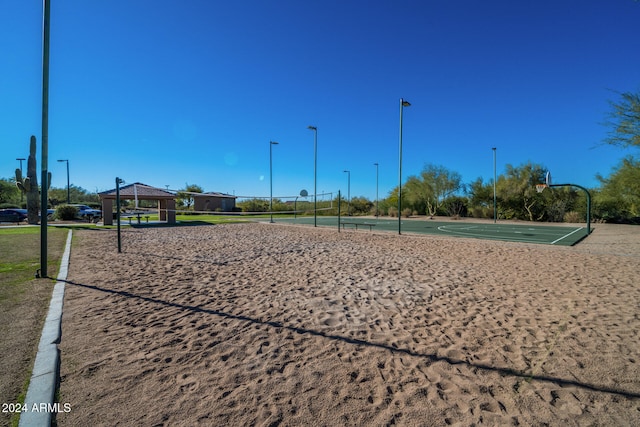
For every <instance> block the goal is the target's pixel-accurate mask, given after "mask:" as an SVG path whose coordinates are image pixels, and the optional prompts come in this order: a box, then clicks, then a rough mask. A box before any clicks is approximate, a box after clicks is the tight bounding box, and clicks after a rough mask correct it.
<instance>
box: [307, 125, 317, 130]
mask: <svg viewBox="0 0 640 427" xmlns="http://www.w3.org/2000/svg"><path fill="white" fill-rule="evenodd" d="M307 129H310V130H318V128H317V127H315V126H311V125H309V126H307Z"/></svg>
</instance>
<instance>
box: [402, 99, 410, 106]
mask: <svg viewBox="0 0 640 427" xmlns="http://www.w3.org/2000/svg"><path fill="white" fill-rule="evenodd" d="M400 102H401V103H402V106H403V107H410V106H411V104H410V103H409V101H405V100H404V99H402V98H400Z"/></svg>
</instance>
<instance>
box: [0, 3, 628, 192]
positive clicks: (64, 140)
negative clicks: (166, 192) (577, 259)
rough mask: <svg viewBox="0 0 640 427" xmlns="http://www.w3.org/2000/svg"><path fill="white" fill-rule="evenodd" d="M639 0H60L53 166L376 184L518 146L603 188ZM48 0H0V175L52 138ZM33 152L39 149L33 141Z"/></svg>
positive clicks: (286, 183) (215, 183)
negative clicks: (45, 110)
mask: <svg viewBox="0 0 640 427" xmlns="http://www.w3.org/2000/svg"><path fill="white" fill-rule="evenodd" d="M638 22H640V2H637V1H633V0H608V1H605V0H602V1H595V0H587V1H585V0H576V1H574V0H567V1H565V0H561V1H558V0H554V1H547V0H542V1H535V2H523V1H513V0H501V1H491V0H485V1H480V0H477V1H472V0H460V1H422V0H416V1H365V0H359V1H356V0H323V1H317V0H309V1H299V0H286V1H285V0H272V1H265V0H238V1H218V0H184V1H180V2H178V1H174V0H126V1H125V0H111V1H107V2H104V1H103V2H96V1H86V0H58V1H54V2H53V4H52V11H51V62H50V100H49V102H50V110H49V168H48V169H49V171H51V172H52V173H53V182H52V185H53V186H54V187H64V186H65V185H66V168H65V164H64V163H58V162H56V160H58V159H69V161H70V170H71V183H72V184H75V185H78V186H81V187H83V188H85V189H87V190H90V191H96V190H98V191H102V190H108V189H111V188H113V187H114V180H115V177H116V176H118V177H122V178H123V179H124V180H125V181H126V182H129V183H131V182H143V183H145V184H149V185H154V186H158V187H164V186H169V188H171V189H179V188H184V187H185V185H186V184H187V183H189V184H198V185H200V186H201V187H203V189H204V190H205V191H220V192H227V193H233V194H236V195H239V196H268V195H269V141H271V140H273V141H278V142H279V145H277V146H274V147H273V193H274V196H289V195H296V194H298V193H299V192H300V190H301V189H306V190H308V191H309V193H311V192H312V191H313V162H314V157H313V155H314V152H313V132H312V131H310V130H308V129H307V126H308V125H314V126H317V128H318V191H319V192H322V191H324V192H334V195H335V192H336V191H337V190H338V189H341V190H342V191H343V192H345V193H346V191H347V174H345V173H344V172H343V171H344V170H350V171H351V196H365V197H369V198H371V199H373V198H374V197H375V191H376V168H375V166H374V165H373V164H374V163H379V165H380V166H379V194H380V197H384V196H386V195H387V194H388V192H389V191H390V190H391V189H392V188H393V187H394V186H396V185H397V183H398V128H399V99H400V98H405V99H407V100H408V101H409V102H411V104H412V105H411V106H410V107H408V108H405V109H404V132H403V135H404V137H403V179H406V177H407V176H409V175H415V174H419V172H420V171H421V169H422V167H423V166H424V165H425V164H426V163H431V164H436V165H443V166H445V167H447V168H449V169H450V170H452V171H456V172H459V173H460V174H461V175H462V178H463V181H464V182H465V183H469V182H471V181H473V180H475V179H476V178H478V177H482V178H484V179H485V181H490V180H491V179H492V177H493V152H492V147H497V170H498V174H500V173H502V172H504V166H505V165H506V164H508V163H509V164H512V165H520V164H523V163H525V162H527V161H532V162H535V163H540V164H542V165H544V166H546V167H547V168H549V169H550V170H551V171H552V174H553V177H554V181H556V182H559V181H569V182H574V183H577V184H581V185H586V186H589V187H595V186H597V180H596V179H595V175H596V174H597V173H600V174H603V175H608V174H609V173H610V172H611V169H612V167H614V166H615V165H616V164H617V163H618V162H619V160H620V159H621V158H622V157H623V156H624V155H626V154H629V153H630V152H629V151H625V150H622V149H619V148H613V147H609V146H603V145H601V142H602V140H603V138H604V137H605V136H606V134H607V131H608V129H607V128H606V127H605V126H603V125H602V123H603V122H604V121H605V119H606V114H607V112H608V111H609V110H610V107H609V103H608V102H609V101H610V100H616V99H617V94H616V91H617V92H626V91H631V92H637V91H639V90H640V74H639V70H640V54H639V52H640V25H638ZM41 37H42V1H37V0H20V1H17V0H0V52H2V66H0V117H2V125H1V126H0V141H1V144H2V155H1V157H0V177H6V178H8V177H10V176H12V174H13V171H14V170H15V168H16V167H17V166H18V161H17V160H15V159H16V158H19V157H27V156H28V141H29V136H30V135H32V134H33V135H36V136H37V137H38V146H39V147H40V136H41V83H42V78H41V72H42V69H41V63H42V53H41V52H42V41H41ZM37 161H38V168H40V165H41V158H40V151H39V152H38V159H37Z"/></svg>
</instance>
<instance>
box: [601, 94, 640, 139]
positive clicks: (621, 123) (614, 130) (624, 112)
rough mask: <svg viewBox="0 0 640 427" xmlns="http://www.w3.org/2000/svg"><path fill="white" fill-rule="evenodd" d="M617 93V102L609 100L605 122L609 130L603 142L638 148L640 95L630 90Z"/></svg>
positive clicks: (639, 137)
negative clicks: (608, 110) (618, 98)
mask: <svg viewBox="0 0 640 427" xmlns="http://www.w3.org/2000/svg"><path fill="white" fill-rule="evenodd" d="M619 95H620V97H621V99H620V100H619V101H618V102H613V101H610V102H609V103H610V105H611V111H610V112H609V114H608V120H607V122H606V123H605V124H606V125H608V126H609V127H610V128H611V130H610V131H609V134H608V136H607V138H606V139H605V140H604V142H605V143H606V144H610V145H616V146H620V147H622V148H628V147H637V148H640V95H639V94H637V93H631V92H624V93H620V94H619Z"/></svg>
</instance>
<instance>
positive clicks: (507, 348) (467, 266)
mask: <svg viewBox="0 0 640 427" xmlns="http://www.w3.org/2000/svg"><path fill="white" fill-rule="evenodd" d="M594 228H595V232H594V233H593V234H592V235H591V236H590V237H589V238H587V239H586V240H585V241H584V242H583V243H581V244H579V245H578V246H576V247H552V246H544V245H530V244H518V243H509V242H494V241H482V240H472V239H460V238H443V237H434V236H410V235H402V236H398V235H394V234H390V233H388V234H385V233H376V232H369V231H362V230H360V231H351V230H348V231H345V232H342V233H338V232H337V230H335V229H323V228H318V229H313V228H308V227H307V228H303V227H296V226H287V225H275V224H229V225H216V226H193V227H181V228H141V229H127V230H125V231H124V232H123V237H122V240H123V248H124V250H123V253H122V254H117V253H116V235H115V233H114V232H113V231H78V232H76V234H75V236H76V237H75V239H74V242H73V246H72V254H71V264H70V271H69V280H70V282H71V283H70V284H69V285H68V286H67V288H66V296H65V305H64V317H63V325H62V327H63V336H62V342H61V343H60V350H61V358H62V359H61V360H62V365H61V386H60V402H62V403H70V404H71V408H72V409H71V412H69V413H60V414H58V416H57V420H58V424H59V425H60V426H70V425H73V426H88V425H106V426H115V425H123V426H125V425H126V426H130V425H136V426H161V425H165V426H176V425H178V426H181V425H183V426H195V425H243V426H244V425H257V426H263V425H264V426H277V425H281V426H289V425H317V426H325V425H326V426H335V425H380V426H382V425H407V426H414V425H415V426H418V425H434V426H441V425H460V426H468V425H479V424H482V425H545V424H548V425H580V426H581V425H617V426H624V425H630V426H631V425H640V280H639V279H640V266H639V265H640V228H639V227H633V226H611V225H596V226H595V227H594Z"/></svg>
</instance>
